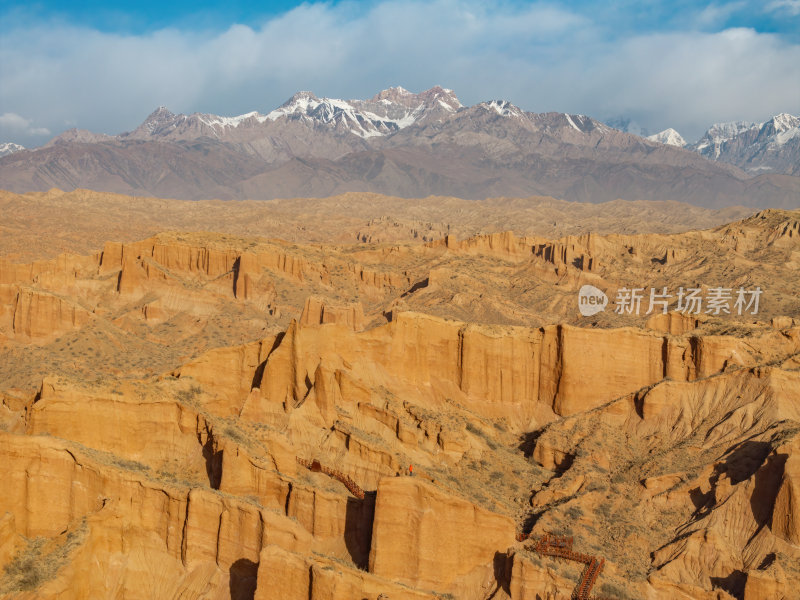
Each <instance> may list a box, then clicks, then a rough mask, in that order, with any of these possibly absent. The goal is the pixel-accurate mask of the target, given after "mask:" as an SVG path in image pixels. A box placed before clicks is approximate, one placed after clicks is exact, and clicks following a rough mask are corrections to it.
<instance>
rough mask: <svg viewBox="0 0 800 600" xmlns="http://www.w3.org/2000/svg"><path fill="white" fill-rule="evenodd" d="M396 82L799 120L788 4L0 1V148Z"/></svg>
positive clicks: (692, 122)
mask: <svg viewBox="0 0 800 600" xmlns="http://www.w3.org/2000/svg"><path fill="white" fill-rule="evenodd" d="M396 85H400V86H402V87H404V88H406V89H409V90H411V91H415V92H419V91H422V90H425V89H429V88H431V87H433V86H434V85H441V86H443V87H446V88H451V89H453V90H454V91H455V92H456V94H457V95H458V97H459V99H460V100H461V102H462V103H463V104H468V105H469V104H475V103H477V102H481V101H484V100H491V99H504V100H509V101H511V102H513V103H514V104H516V105H517V106H519V107H521V108H522V109H524V110H527V111H532V112H548V111H559V112H569V113H579V114H586V115H589V116H592V117H594V118H597V119H600V120H603V121H609V120H614V119H621V120H630V121H631V122H632V123H634V124H635V126H639V127H641V128H644V129H646V130H647V131H649V133H656V132H658V131H661V130H663V129H666V128H667V127H673V128H675V129H676V130H678V131H679V132H680V133H681V134H682V135H683V136H684V137H685V138H686V139H687V140H688V141H694V140H696V139H697V138H698V137H700V135H702V133H703V131H704V130H705V129H706V128H707V127H708V126H710V125H711V124H712V123H716V122H724V121H754V122H762V121H764V120H766V119H768V118H769V117H771V116H772V115H775V114H778V113H781V112H789V113H792V114H796V115H800V0H734V1H729V2H725V1H721V2H710V3H709V2H699V1H693V0H675V1H673V2H667V1H662V0H607V1H606V2H589V1H587V0H575V1H564V0H562V1H558V0H556V1H552V2H522V1H511V0H509V1H503V0H500V1H499V2H491V3H488V2H479V1H474V0H432V1H427V2H420V1H414V0H374V1H367V2H353V1H340V2H314V1H311V2H304V3H298V2H289V1H282V2H271V3H264V2H254V1H249V2H246V1H243V0H227V1H226V2H224V3H210V2H203V1H202V0H197V1H193V2H188V1H182V0H178V1H174V2H164V1H163V0H161V1H160V2H156V1H154V0H140V1H138V2H110V1H108V2H100V1H98V0H83V1H75V2H71V1H69V0H58V1H54V0H52V1H51V0H46V1H41V2H35V1H33V2H31V1H29V0H28V1H19V0H0V143H1V142H15V143H19V144H22V145H24V146H26V147H35V146H39V145H42V144H44V143H46V142H47V141H48V140H49V139H51V138H52V137H54V136H55V135H58V134H59V133H61V132H63V131H64V130H66V129H70V128H73V127H77V128H81V129H89V130H91V131H95V132H101V133H108V134H116V133H121V132H124V131H129V130H131V129H134V128H135V127H136V126H137V125H139V124H140V123H141V122H142V121H143V120H144V119H145V118H146V117H147V115H148V114H150V112H152V111H153V110H154V109H155V108H156V107H158V106H162V105H163V106H167V107H168V108H169V109H170V110H172V111H173V112H176V113H187V114H188V113H192V112H207V113H213V114H219V115H224V116H233V115H238V114H242V113H246V112H250V111H253V110H257V111H259V112H261V113H267V112H269V111H270V110H272V109H274V108H276V107H277V106H279V105H281V104H282V103H283V102H285V101H286V100H287V99H288V98H289V97H291V96H292V94H294V93H295V92H297V91H300V90H309V91H313V92H314V93H315V94H317V95H318V96H326V97H331V98H345V99H347V98H367V97H371V96H373V95H374V94H375V93H377V92H378V91H380V90H382V89H385V88H388V87H391V86H396Z"/></svg>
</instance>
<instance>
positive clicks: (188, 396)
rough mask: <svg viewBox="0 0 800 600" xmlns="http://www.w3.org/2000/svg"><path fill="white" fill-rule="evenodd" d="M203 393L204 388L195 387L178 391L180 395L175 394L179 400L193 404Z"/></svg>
mask: <svg viewBox="0 0 800 600" xmlns="http://www.w3.org/2000/svg"><path fill="white" fill-rule="evenodd" d="M202 393H203V388H201V387H200V386H199V385H193V386H192V387H190V388H189V389H188V390H180V391H178V393H177V394H175V396H176V397H177V398H178V400H181V401H183V402H191V401H192V400H194V399H195V398H197V396H199V395H200V394H202Z"/></svg>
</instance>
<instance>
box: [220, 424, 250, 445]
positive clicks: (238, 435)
mask: <svg viewBox="0 0 800 600" xmlns="http://www.w3.org/2000/svg"><path fill="white" fill-rule="evenodd" d="M222 433H223V434H224V435H225V436H227V437H229V438H231V439H232V440H233V441H234V442H236V443H238V444H246V443H247V438H246V437H245V435H244V434H243V433H242V432H241V431H239V430H238V429H236V428H235V427H233V426H232V425H226V426H225V428H224V429H223V430H222Z"/></svg>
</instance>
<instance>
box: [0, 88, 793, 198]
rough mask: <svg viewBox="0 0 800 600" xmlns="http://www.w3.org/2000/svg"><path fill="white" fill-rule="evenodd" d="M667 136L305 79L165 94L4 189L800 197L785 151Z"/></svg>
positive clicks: (52, 154) (6, 168) (41, 160)
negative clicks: (187, 108)
mask: <svg viewBox="0 0 800 600" xmlns="http://www.w3.org/2000/svg"><path fill="white" fill-rule="evenodd" d="M776 119H777V117H776ZM791 119H796V118H795V117H791V115H788V116H787V122H786V123H783V121H781V122H780V123H778V122H777V121H776V122H775V123H773V126H772V127H773V129H774V130H775V132H773V133H771V134H769V135H773V136H775V135H777V136H780V135H783V136H784V137H786V140H785V141H784V142H783V146H782V148H783V147H785V148H787V149H789V150H791V149H792V148H795V147H796V144H797V143H798V142H800V139H798V138H797V137H791V135H789V134H787V133H786V131H791V127H789V129H786V128H785V126H787V125H791V123H792V122H793V121H791ZM766 126H767V125H766V124H765V127H766ZM780 128H783V129H780ZM778 129H780V131H778ZM749 131H751V130H750V129H748V130H746V132H749ZM675 136H677V138H676V137H675ZM787 136H788V137H787ZM654 137H655V140H653V139H644V138H641V137H639V136H636V135H631V134H627V133H624V132H621V131H619V130H617V129H614V128H612V127H610V126H608V125H606V124H603V123H601V122H599V121H597V120H595V119H592V118H591V117H588V116H585V115H573V114H565V113H556V112H554V113H530V112H525V111H523V110H521V109H520V108H519V107H517V106H515V105H513V104H511V103H510V102H508V101H505V100H491V101H487V102H481V103H478V104H475V105H473V106H463V105H462V103H461V102H460V101H459V99H458V97H457V96H456V94H455V92H453V91H452V90H450V89H446V88H443V87H439V86H436V87H433V88H431V89H429V90H426V91H423V92H421V93H412V92H409V91H408V90H405V89H403V88H401V87H395V88H389V89H387V90H383V91H381V92H379V93H378V94H376V95H375V96H373V97H372V98H370V99H367V100H339V99H331V98H324V97H318V96H316V95H315V94H314V93H312V92H308V91H305V92H298V93H297V94H295V95H293V96H292V97H291V98H290V99H289V100H287V102H285V103H284V104H283V105H281V106H280V107H277V108H275V109H274V110H272V111H270V112H267V113H265V114H262V113H259V112H257V111H253V112H249V113H246V114H243V115H239V116H234V117H224V116H218V115H211V114H203V113H195V114H191V115H183V114H175V113H173V112H171V111H170V110H169V109H168V108H166V107H163V106H162V107H159V108H157V109H156V110H155V111H153V113H151V114H150V115H149V116H148V117H147V118H146V119H145V121H144V122H143V123H142V124H141V125H140V126H139V127H137V128H136V129H134V130H133V131H130V132H126V133H121V134H119V135H114V136H108V135H104V134H95V133H92V132H88V131H84V130H70V131H67V132H65V133H63V134H61V135H59V136H57V137H56V138H54V139H53V140H51V141H50V142H49V143H48V144H46V145H45V146H44V147H42V148H39V149H36V150H32V151H28V152H23V153H19V152H15V153H13V154H8V155H7V156H4V157H2V158H0V188H3V189H8V190H11V191H18V192H22V191H43V190H47V189H50V188H53V187H58V188H60V189H64V190H72V189H76V188H90V189H95V190H98V191H108V192H118V193H125V194H137V195H150V196H159V197H174V198H185V199H201V198H223V199H232V198H253V199H268V198H278V197H310V196H317V197H319V196H329V195H333V194H338V193H343V192H348V191H357V192H378V193H383V194H390V195H394V196H401V197H426V196H429V195H447V196H458V197H462V198H467V199H474V198H486V197H492V196H494V197H497V196H512V197H525V196H531V195H548V196H553V197H556V198H562V199H566V200H578V201H588V202H603V201H608V200H614V199H617V198H620V199H628V200H635V199H641V200H677V201H684V202H690V203H693V204H696V205H698V206H704V207H710V208H718V207H723V206H733V205H747V206H755V207H764V206H773V207H788V208H791V207H796V206H798V205H800V178H798V177H794V176H790V175H796V174H797V173H795V169H796V167H797V165H796V163H791V160H788V159H787V160H785V161H784V162H785V163H786V165H787V167H786V168H785V169H781V168H779V166H780V165H778V164H777V163H776V166H774V167H770V168H769V169H766V168H765V169H761V170H758V169H749V170H748V171H745V170H743V169H741V168H738V167H737V166H733V165H729V164H725V163H723V162H719V161H713V160H707V158H706V157H705V155H700V154H698V152H690V151H687V150H686V149H683V148H680V147H677V146H680V140H678V138H680V136H679V135H678V134H677V132H675V134H674V135H673V136H672V137H671V138H669V140H671V141H672V142H673V144H672V145H665V144H664V143H660V142H661V141H662V140H660V139H659V138H658V136H654ZM681 139H682V138H681ZM776 139H777V138H776ZM780 139H783V138H780ZM725 144H727V145H725V148H728V147H729V145H730V142H729V141H726V142H725ZM765 155H766V154H765ZM770 156H772V155H771V154H770ZM716 158H718V157H716ZM753 160H754V159H753ZM751 162H752V160H751ZM781 164H783V163H781ZM786 173H789V174H790V175H786Z"/></svg>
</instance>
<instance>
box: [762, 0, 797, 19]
mask: <svg viewBox="0 0 800 600" xmlns="http://www.w3.org/2000/svg"><path fill="white" fill-rule="evenodd" d="M767 10H769V11H773V12H787V13H789V14H790V15H792V16H795V17H796V16H797V15H800V0H772V2H770V3H769V4H767Z"/></svg>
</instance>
